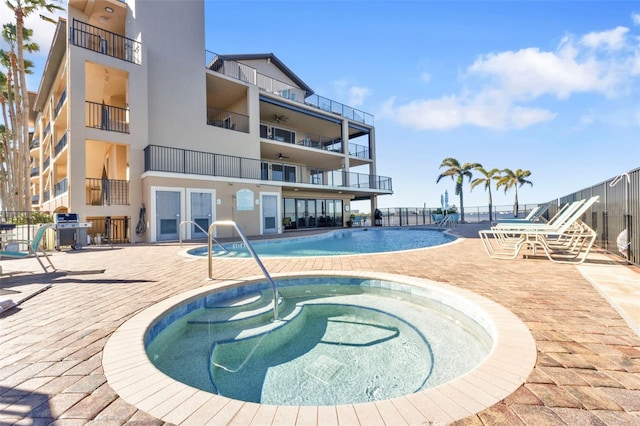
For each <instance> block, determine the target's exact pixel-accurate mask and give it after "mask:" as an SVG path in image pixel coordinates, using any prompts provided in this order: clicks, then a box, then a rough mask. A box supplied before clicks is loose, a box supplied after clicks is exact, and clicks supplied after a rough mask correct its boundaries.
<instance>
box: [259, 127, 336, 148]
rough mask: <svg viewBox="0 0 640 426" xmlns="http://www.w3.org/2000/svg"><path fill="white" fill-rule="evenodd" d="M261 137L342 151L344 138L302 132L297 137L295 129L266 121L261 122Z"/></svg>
mask: <svg viewBox="0 0 640 426" xmlns="http://www.w3.org/2000/svg"><path fill="white" fill-rule="evenodd" d="M260 137H261V138H263V139H270V140H274V141H278V142H285V143H290V144H295V145H301V146H305V147H307V148H314V149H320V150H323V151H330V152H338V153H342V150H343V147H342V139H340V138H332V137H329V136H322V135H316V134H314V133H302V134H299V135H297V137H296V131H295V130H293V129H287V128H285V127H284V126H274V125H273V124H270V123H264V122H263V123H260Z"/></svg>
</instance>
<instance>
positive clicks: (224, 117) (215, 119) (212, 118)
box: [207, 107, 249, 133]
mask: <svg viewBox="0 0 640 426" xmlns="http://www.w3.org/2000/svg"><path fill="white" fill-rule="evenodd" d="M207 124H208V125H209V126H216V127H222V128H223V129H229V130H235V131H237V132H243V133H249V116H247V115H244V114H238V113H237V112H232V111H227V110H224V109H220V108H214V107H209V108H207Z"/></svg>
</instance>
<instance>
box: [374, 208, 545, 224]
mask: <svg viewBox="0 0 640 426" xmlns="http://www.w3.org/2000/svg"><path fill="white" fill-rule="evenodd" d="M536 206H537V204H525V205H521V206H520V209H519V210H518V216H516V217H521V218H522V217H525V216H527V214H528V213H529V212H530V211H531V209H533V208H534V207H536ZM379 210H380V211H381V212H382V226H416V225H435V224H436V223H437V222H438V221H440V220H441V219H442V215H443V213H442V208H439V207H392V208H386V209H383V208H381V209H379ZM448 214H456V215H457V218H458V219H459V218H460V213H459V212H457V213H454V212H450V213H448ZM464 214H465V216H464V219H465V222H470V223H480V222H484V221H487V220H489V208H488V207H482V206H479V207H478V206H475V207H465V209H464ZM513 217H514V215H513V206H493V214H492V215H491V218H492V219H493V220H496V219H505V218H513Z"/></svg>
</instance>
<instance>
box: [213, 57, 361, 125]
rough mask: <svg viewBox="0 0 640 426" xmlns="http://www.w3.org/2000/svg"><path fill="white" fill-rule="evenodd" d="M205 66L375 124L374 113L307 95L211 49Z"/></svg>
mask: <svg viewBox="0 0 640 426" xmlns="http://www.w3.org/2000/svg"><path fill="white" fill-rule="evenodd" d="M205 66H206V67H207V69H210V70H212V71H215V72H218V73H220V74H224V75H226V76H228V77H231V78H235V79H236V80H240V81H244V82H245V83H249V84H252V85H254V86H258V87H259V88H260V89H263V90H264V91H266V92H269V93H272V94H275V95H278V96H281V97H283V98H286V99H289V100H290V101H294V102H298V103H301V104H304V105H307V106H310V107H313V108H316V109H320V110H322V111H325V112H330V113H333V114H336V115H339V116H342V117H345V118H348V119H349V120H353V121H357V122H360V123H364V124H367V125H370V126H373V115H371V114H369V113H366V112H364V111H360V110H357V109H355V108H352V107H350V106H347V105H344V104H341V103H340V102H336V101H332V100H331V99H328V98H324V97H322V96H318V95H311V96H309V97H305V93H304V92H303V91H302V90H300V89H299V88H298V87H295V86H291V85H290V84H288V83H284V82H282V81H279V80H277V79H275V78H272V77H269V76H266V75H264V74H261V73H260V72H258V70H257V69H255V68H253V67H250V66H248V65H245V64H242V63H239V62H236V61H231V60H227V59H224V57H223V56H220V55H218V54H217V53H214V52H211V51H208V50H207V51H205Z"/></svg>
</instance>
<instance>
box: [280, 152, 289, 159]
mask: <svg viewBox="0 0 640 426" xmlns="http://www.w3.org/2000/svg"><path fill="white" fill-rule="evenodd" d="M285 158H289V157H288V156H286V155H282V153H280V154H278V159H280V160H284V159H285Z"/></svg>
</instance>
